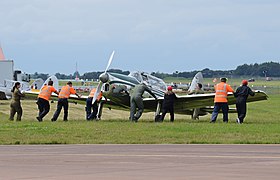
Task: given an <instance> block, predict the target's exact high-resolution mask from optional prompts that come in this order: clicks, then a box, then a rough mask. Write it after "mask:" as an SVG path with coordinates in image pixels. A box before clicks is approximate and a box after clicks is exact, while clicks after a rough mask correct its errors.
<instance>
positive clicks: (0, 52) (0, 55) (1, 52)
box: [0, 45, 5, 61]
mask: <svg viewBox="0 0 280 180" xmlns="http://www.w3.org/2000/svg"><path fill="white" fill-rule="evenodd" d="M1 60H5V56H4V53H3V50H2V47H1V45H0V61H1Z"/></svg>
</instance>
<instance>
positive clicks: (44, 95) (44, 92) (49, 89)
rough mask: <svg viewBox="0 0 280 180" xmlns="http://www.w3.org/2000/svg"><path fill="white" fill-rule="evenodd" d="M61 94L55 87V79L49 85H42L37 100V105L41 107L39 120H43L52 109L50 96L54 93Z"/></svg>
mask: <svg viewBox="0 0 280 180" xmlns="http://www.w3.org/2000/svg"><path fill="white" fill-rule="evenodd" d="M53 92H54V93H56V94H57V95H58V94H59V93H58V92H57V90H56V89H55V88H54V87H53V81H52V80H50V81H49V82H48V85H45V86H44V87H42V89H41V91H40V93H39V95H38V100H37V102H36V103H37V105H38V109H39V115H38V116H37V117H36V118H37V120H38V121H39V122H41V121H43V118H44V117H45V116H46V115H47V114H48V112H49V111H50V103H49V100H50V97H51V95H52V93H53Z"/></svg>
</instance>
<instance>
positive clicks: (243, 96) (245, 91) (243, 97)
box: [234, 80, 255, 124]
mask: <svg viewBox="0 0 280 180" xmlns="http://www.w3.org/2000/svg"><path fill="white" fill-rule="evenodd" d="M247 85H248V81H247V80H243V81H242V86H240V87H238V88H237V89H236V92H235V93H234V97H236V109H237V114H238V118H237V119H236V123H238V124H242V123H243V121H244V118H245V116H246V109H247V107H246V101H247V98H248V96H249V95H251V96H254V95H255V92H253V91H252V90H251V88H249V87H248V86H247Z"/></svg>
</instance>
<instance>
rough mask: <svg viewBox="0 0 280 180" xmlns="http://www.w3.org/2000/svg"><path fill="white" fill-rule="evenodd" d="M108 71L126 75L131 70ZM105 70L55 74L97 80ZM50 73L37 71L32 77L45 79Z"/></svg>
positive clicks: (63, 77)
mask: <svg viewBox="0 0 280 180" xmlns="http://www.w3.org/2000/svg"><path fill="white" fill-rule="evenodd" d="M108 72H112V73H119V74H124V75H128V74H129V71H122V70H120V69H110V70H108ZM102 73H103V72H101V71H97V72H86V73H84V74H82V75H80V73H79V72H77V71H76V72H74V73H73V74H69V75H66V74H61V73H55V74H54V75H55V76H56V77H57V78H58V79H75V78H76V77H78V78H79V79H93V80H96V79H98V78H99V75H100V74H102ZM48 76H49V74H44V73H38V72H35V73H34V74H31V78H33V79H37V78H42V79H43V80H46V79H47V78H48Z"/></svg>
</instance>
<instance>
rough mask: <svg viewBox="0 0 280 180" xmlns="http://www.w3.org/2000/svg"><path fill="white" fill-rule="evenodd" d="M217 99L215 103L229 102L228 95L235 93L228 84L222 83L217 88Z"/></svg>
mask: <svg viewBox="0 0 280 180" xmlns="http://www.w3.org/2000/svg"><path fill="white" fill-rule="evenodd" d="M215 90H216V93H215V99H214V102H215V103H216V102H228V100H227V94H228V92H234V91H233V89H232V88H231V87H230V86H229V85H228V84H226V83H224V82H221V83H219V84H217V85H216V86H215Z"/></svg>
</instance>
